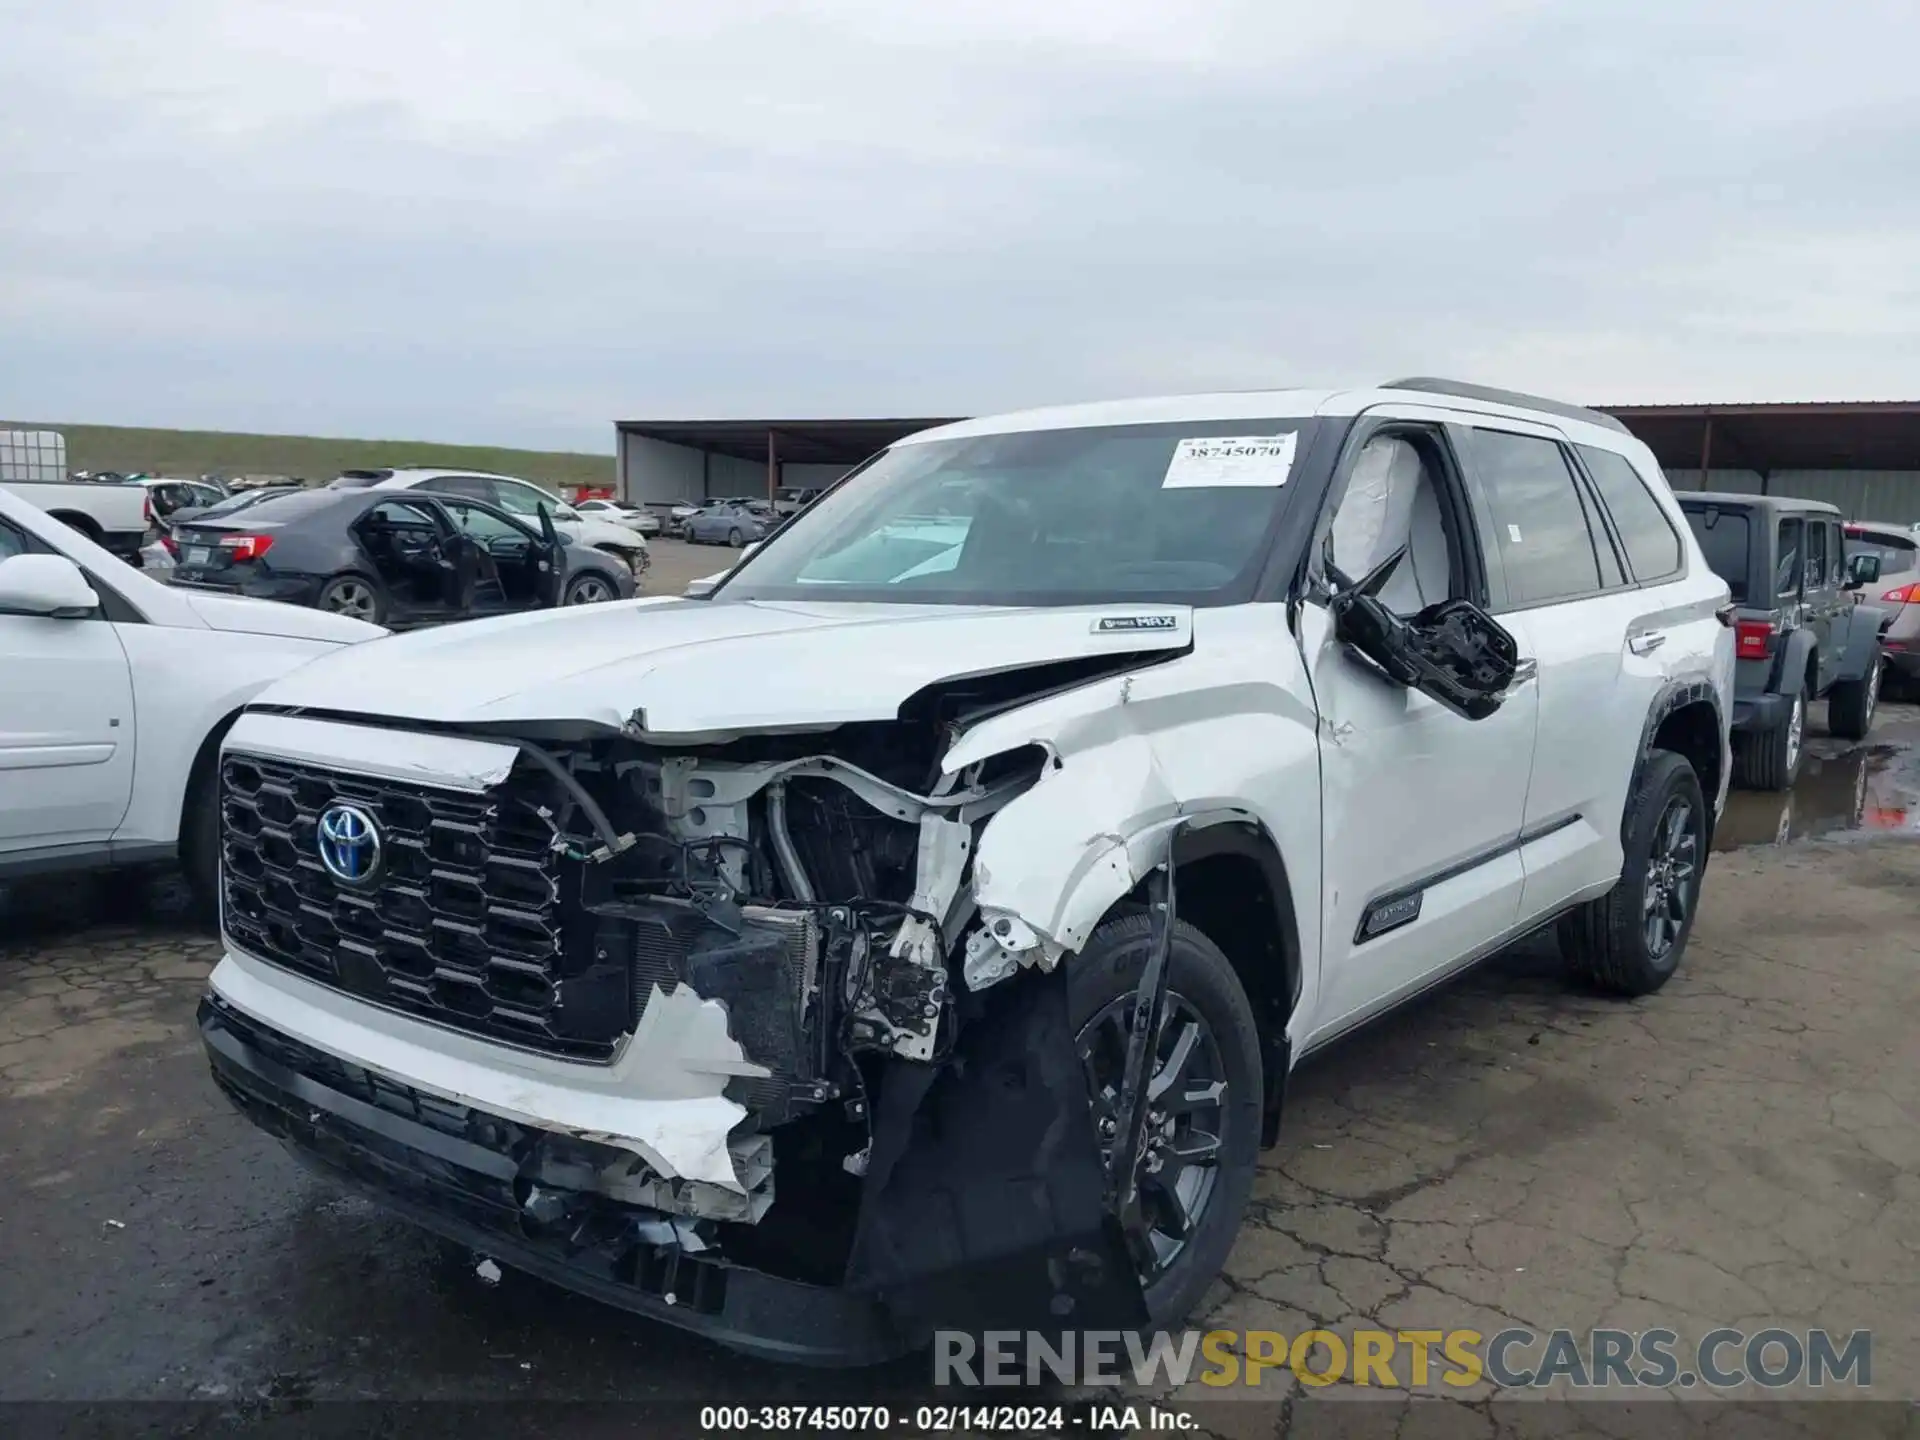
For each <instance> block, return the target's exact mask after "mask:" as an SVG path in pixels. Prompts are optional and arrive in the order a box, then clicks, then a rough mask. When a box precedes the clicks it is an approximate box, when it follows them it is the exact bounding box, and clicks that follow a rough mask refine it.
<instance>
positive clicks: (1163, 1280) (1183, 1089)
mask: <svg viewBox="0 0 1920 1440" xmlns="http://www.w3.org/2000/svg"><path fill="white" fill-rule="evenodd" d="M1152 934H1153V925H1152V920H1151V918H1150V917H1149V916H1147V915H1144V914H1133V915H1124V916H1120V917H1118V918H1116V919H1112V920H1108V921H1107V922H1105V923H1104V924H1103V925H1101V926H1100V928H1099V929H1097V930H1095V931H1094V932H1093V938H1092V939H1090V940H1089V941H1088V942H1087V945H1086V948H1085V949H1084V950H1082V951H1081V952H1080V954H1079V955H1078V956H1077V957H1075V958H1074V959H1071V960H1069V961H1067V962H1066V963H1067V965H1068V966H1069V967H1070V968H1069V970H1068V972H1067V1003H1068V1006H1069V1008H1070V1010H1071V1014H1072V1021H1073V1028H1074V1032H1075V1045H1076V1047H1077V1048H1078V1050H1079V1052H1080V1063H1081V1066H1082V1068H1083V1070H1084V1071H1085V1072H1086V1077H1087V1087H1088V1091H1089V1094H1090V1097H1091V1102H1092V1109H1093V1118H1094V1123H1095V1125H1096V1126H1097V1127H1098V1129H1099V1133H1100V1143H1101V1146H1102V1148H1103V1149H1110V1148H1111V1146H1112V1145H1113V1144H1114V1143H1116V1140H1117V1135H1116V1129H1117V1120H1118V1113H1117V1112H1118V1105H1119V1098H1120V1083H1121V1079H1122V1073H1123V1070H1124V1068H1125V1062H1126V1054H1127V1034H1128V1030H1129V1029H1130V1027H1131V1025H1132V1022H1133V1010H1134V1006H1135V1004H1136V992H1137V991H1138V989H1139V987H1140V977H1141V974H1142V973H1143V972H1144V971H1145V969H1146V963H1147V951H1148V948H1149V947H1150V946H1151V944H1152ZM1260 1066H1261V1059H1260V1034H1259V1029H1258V1027H1257V1026H1256V1025H1255V1023H1254V1018H1253V1007H1252V1005H1251V1004H1249V1003H1248V1000H1247V994H1246V991H1245V990H1244V989H1243V988H1242V986H1241V984H1240V977H1239V976H1238V975H1236V974H1235V973H1234V970H1233V965H1232V963H1231V962H1229V961H1228V959H1227V957H1226V956H1225V955H1223V954H1222V953H1221V952H1220V947H1219V946H1217V945H1215V944H1214V943H1213V941H1211V940H1209V939H1208V938H1207V937H1206V935H1205V934H1203V933H1202V932H1201V931H1199V930H1197V929H1196V928H1194V927H1193V926H1192V925H1189V924H1187V923H1186V922H1185V921H1180V922H1177V923H1176V924H1175V926H1174V931H1173V949H1172V954H1171V956H1170V963H1169V968H1168V975H1167V1008H1166V1024H1165V1027H1164V1028H1163V1029H1162V1031H1161V1038H1160V1046H1159V1050H1158V1053H1157V1054H1156V1056H1155V1059H1154V1068H1153V1073H1152V1078H1151V1080H1150V1081H1149V1082H1148V1087H1147V1095H1148V1107H1149V1109H1148V1117H1147V1142H1148V1143H1147V1147H1146V1149H1145V1150H1144V1151H1143V1153H1142V1155H1141V1159H1140V1165H1141V1174H1140V1189H1141V1197H1140V1198H1141V1210H1142V1215H1143V1219H1144V1220H1145V1223H1146V1225H1147V1227H1148V1233H1147V1240H1148V1243H1149V1245H1150V1246H1151V1248H1152V1251H1153V1254H1154V1260H1153V1263H1152V1264H1151V1266H1150V1267H1148V1268H1146V1269H1145V1270H1143V1272H1142V1274H1141V1277H1140V1279H1141V1283H1142V1286H1143V1288H1144V1289H1145V1291H1146V1299H1147V1311H1148V1314H1149V1316H1150V1318H1151V1323H1152V1324H1153V1325H1154V1326H1156V1327H1165V1326H1170V1325H1175V1324H1178V1323H1179V1322H1180V1320H1181V1319H1182V1318H1183V1317H1185V1316H1186V1315H1187V1313H1188V1312H1189V1311H1191V1310H1192V1309H1193V1307H1194V1306H1195V1305H1196V1304H1198V1303H1199V1300H1200V1297H1201V1295H1202V1294H1203V1293H1204V1292H1205V1290H1206V1288H1207V1286H1208V1284H1209V1283H1210V1282H1211V1281H1212V1279H1213V1277H1214V1276H1215V1274H1217V1273H1218V1272H1219V1269H1220V1267H1221V1265H1222V1264H1224V1263H1225V1261H1226V1258H1227V1252H1228V1251H1229V1250H1230V1249H1232V1247H1233V1241H1234V1237H1235V1236H1236V1235H1237V1234H1238V1233H1239V1229H1240V1219H1241V1215H1242V1213H1243V1212H1244V1211H1245V1209H1246V1204H1247V1196H1248V1194H1249V1193H1250V1192H1251V1190H1252V1188H1253V1171H1254V1162H1255V1160H1256V1159H1257V1158H1258V1153H1259V1146H1260V1108H1261V1097H1262V1094H1263V1090H1262V1085H1261V1069H1260Z"/></svg>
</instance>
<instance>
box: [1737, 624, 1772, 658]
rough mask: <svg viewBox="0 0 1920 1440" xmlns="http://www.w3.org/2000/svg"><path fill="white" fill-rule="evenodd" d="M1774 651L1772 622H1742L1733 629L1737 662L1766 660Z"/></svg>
mask: <svg viewBox="0 0 1920 1440" xmlns="http://www.w3.org/2000/svg"><path fill="white" fill-rule="evenodd" d="M1772 651H1773V622H1772V621H1771V620H1742V621H1740V622H1739V623H1737V624H1736V625H1735V626H1734V627H1733V654H1734V658H1735V659H1736V660H1764V659H1766V658H1767V656H1768V655H1769V654H1771V653H1772Z"/></svg>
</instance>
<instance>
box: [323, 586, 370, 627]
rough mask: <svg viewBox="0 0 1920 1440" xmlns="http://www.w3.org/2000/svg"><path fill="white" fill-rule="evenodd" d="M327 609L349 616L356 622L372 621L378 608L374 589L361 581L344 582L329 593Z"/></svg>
mask: <svg viewBox="0 0 1920 1440" xmlns="http://www.w3.org/2000/svg"><path fill="white" fill-rule="evenodd" d="M326 608H327V609H329V610H331V611H333V612H334V613H335V614H336V615H349V616H352V617H353V618H354V619H355V620H371V619H373V616H374V611H375V609H376V608H377V607H376V606H375V604H374V599H373V589H372V587H370V586H369V585H367V584H366V582H364V581H361V580H342V581H339V582H338V583H337V584H335V585H334V586H333V588H332V589H330V590H328V592H327V604H326Z"/></svg>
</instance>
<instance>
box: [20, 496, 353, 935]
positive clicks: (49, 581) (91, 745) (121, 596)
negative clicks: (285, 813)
mask: <svg viewBox="0 0 1920 1440" xmlns="http://www.w3.org/2000/svg"><path fill="white" fill-rule="evenodd" d="M8 488H9V487H0V885H4V884H5V883H7V882H9V881H11V880H14V879H17V878H19V877H21V876H24V875H38V874H44V873H46V872H48V871H54V870H69V869H85V868H92V867H98V866H105V865H125V864H137V863H142V862H147V861H154V860H163V859H168V858H172V857H174V856H176V855H177V856H178V858H179V859H180V860H181V861H182V862H183V863H184V865H185V868H186V872H187V878H188V880H189V881H190V882H191V883H192V884H193V886H194V888H195V890H196V891H197V892H198V893H199V894H200V895H201V897H202V898H203V899H205V900H208V901H210V900H211V899H212V897H213V895H214V891H215V888H216V877H217V875H218V870H219V855H218V841H217V838H216V836H217V830H218V823H219V798H218V795H217V792H216V786H215V783H214V781H215V773H216V767H215V765H214V763H213V762H214V757H215V756H216V754H217V753H218V751H219V748H220V741H221V738H222V737H223V736H224V735H225V734H226V732H227V727H228V726H229V725H230V724H231V723H232V722H233V719H234V717H235V716H236V715H237V714H238V713H239V711H240V707H241V706H243V705H245V704H246V703H247V702H248V701H250V700H251V699H252V698H253V697H254V696H255V695H256V694H258V693H259V691H260V690H261V689H262V688H263V687H265V686H266V685H267V684H269V683H270V682H272V681H274V680H278V679H280V678H281V677H283V676H285V675H286V674H287V673H288V672H290V671H292V670H294V669H296V668H298V667H299V666H301V665H304V664H305V663H306V662H307V661H309V660H312V659H315V658H317V657H319V656H321V655H326V654H330V653H331V652H333V651H334V650H337V649H338V648H339V647H340V646H342V645H347V644H351V643H353V642H354V641H357V640H366V639H372V638H374V637H376V636H379V635H382V634H384V633H385V632H384V631H382V630H381V629H380V628H379V627H378V626H375V625H367V624H363V623H362V622H361V621H358V620H350V619H347V618H346V617H344V616H340V615H329V614H326V613H325V612H322V611H319V610H308V609H305V608H303V607H300V606H297V605H276V604H273V603H272V602H270V601H265V600H243V599H240V598H238V597H236V596H228V595H202V594H191V593H189V592H187V591H184V590H174V589H171V588H169V587H168V586H165V585H161V584H159V583H157V582H155V581H153V580H150V579H148V578H147V577H146V576H145V575H141V574H139V573H138V572H136V571H133V570H129V569H128V568H127V567H125V566H124V565H121V564H120V563H119V562H118V561H116V560H115V559H114V558H113V556H111V555H110V554H108V553H107V552H106V551H105V550H103V549H102V548H101V547H100V546H98V545H96V544H94V543H93V542H92V541H91V540H88V539H86V538H85V537H83V536H81V535H78V534H75V533H74V532H73V530H71V529H68V528H64V527H62V526H61V525H59V524H56V523H55V522H54V520H53V519H52V518H51V516H49V515H48V514H46V513H44V512H42V511H40V510H37V509H35V508H34V507H33V506H31V505H28V504H27V503H26V502H24V501H23V500H20V499H18V498H16V497H15V496H14V495H12V494H9V493H8ZM28 488H71V489H76V490H84V489H88V488H98V489H100V490H102V491H106V490H116V491H124V493H126V494H128V495H131V496H133V497H134V498H135V499H139V498H142V497H144V495H145V494H146V492H145V490H144V489H143V488H142V487H140V486H137V485H130V486H124V487H122V486H107V485H101V486H98V487H88V486H85V485H74V486H71V487H58V486H50V487H28Z"/></svg>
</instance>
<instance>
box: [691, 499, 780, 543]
mask: <svg viewBox="0 0 1920 1440" xmlns="http://www.w3.org/2000/svg"><path fill="white" fill-rule="evenodd" d="M780 519H781V517H780V516H778V515H776V514H775V513H774V512H773V507H772V506H770V505H768V504H767V503H766V502H765V501H762V500H756V501H754V502H753V503H752V504H750V505H736V504H730V503H722V504H719V505H710V506H708V507H707V508H706V509H705V510H701V511H699V512H698V513H696V514H694V515H690V516H688V517H687V525H686V538H687V539H688V540H689V541H691V542H692V543H693V544H695V545H731V546H732V547H733V548H734V549H736V550H738V549H740V548H741V547H742V546H743V545H751V544H753V542H754V541H756V540H764V539H766V538H767V533H768V532H769V531H771V530H772V529H773V527H774V526H776V525H778V524H779V523H780Z"/></svg>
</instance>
